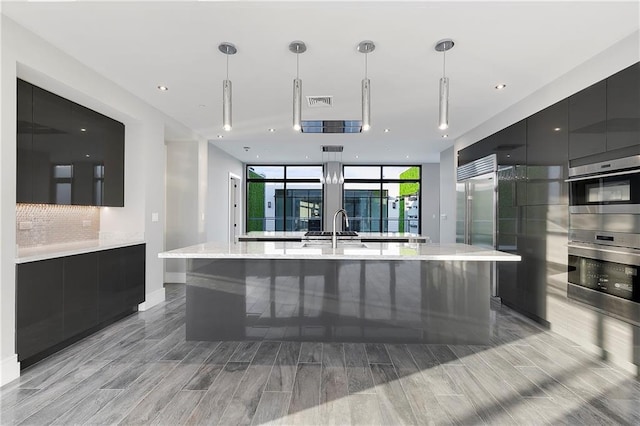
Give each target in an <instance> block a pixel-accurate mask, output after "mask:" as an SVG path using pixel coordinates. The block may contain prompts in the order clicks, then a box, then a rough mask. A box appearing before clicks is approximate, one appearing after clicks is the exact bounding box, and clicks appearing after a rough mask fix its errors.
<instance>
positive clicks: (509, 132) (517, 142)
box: [487, 120, 527, 166]
mask: <svg viewBox="0 0 640 426" xmlns="http://www.w3.org/2000/svg"><path fill="white" fill-rule="evenodd" d="M492 138H493V144H494V146H493V152H495V153H496V155H497V157H498V165H501V166H503V165H518V164H526V162H527V123H526V120H521V121H518V122H517V123H515V124H512V125H511V126H509V127H507V128H505V129H502V130H500V131H499V132H498V133H495V134H494V135H493V136H492ZM488 154H491V152H490V153H488ZM488 154H487V155H488Z"/></svg>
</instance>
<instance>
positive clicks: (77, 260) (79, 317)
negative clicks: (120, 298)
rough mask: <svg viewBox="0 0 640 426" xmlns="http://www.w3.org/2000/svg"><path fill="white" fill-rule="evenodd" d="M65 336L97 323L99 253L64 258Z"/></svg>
mask: <svg viewBox="0 0 640 426" xmlns="http://www.w3.org/2000/svg"><path fill="white" fill-rule="evenodd" d="M63 261H64V298H63V300H64V338H65V339H68V338H70V337H73V336H75V335H76V334H80V333H82V332H85V331H87V330H89V329H91V328H93V327H95V326H96V325H98V253H87V254H81V255H77V256H69V257H65V258H63Z"/></svg>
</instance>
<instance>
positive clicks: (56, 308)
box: [16, 258, 64, 361]
mask: <svg viewBox="0 0 640 426" xmlns="http://www.w3.org/2000/svg"><path fill="white" fill-rule="evenodd" d="M16 282H17V286H16V348H17V352H18V358H19V360H20V361H22V360H24V359H27V358H29V357H32V356H34V355H36V354H38V353H40V352H42V351H44V350H46V349H48V348H50V347H52V346H54V345H56V344H57V343H59V342H61V341H63V340H64V320H63V318H64V300H63V295H64V286H63V260H62V259H61V258H60V259H48V260H41V261H38V262H30V263H24V264H19V265H17V267H16Z"/></svg>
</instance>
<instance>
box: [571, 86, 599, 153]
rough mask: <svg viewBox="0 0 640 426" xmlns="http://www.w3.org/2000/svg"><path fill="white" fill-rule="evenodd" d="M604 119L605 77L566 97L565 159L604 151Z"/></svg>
mask: <svg viewBox="0 0 640 426" xmlns="http://www.w3.org/2000/svg"><path fill="white" fill-rule="evenodd" d="M606 119H607V85H606V80H603V81H601V82H599V83H596V84H594V85H593V86H589V87H587V88H586V89H584V90H582V91H580V92H578V93H576V94H575V95H573V96H571V97H569V159H571V160H573V159H576V158H580V157H586V156H588V155H593V154H599V153H602V152H605V150H606V147H607V133H606V130H607V126H606Z"/></svg>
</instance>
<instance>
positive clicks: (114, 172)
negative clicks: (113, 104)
mask: <svg viewBox="0 0 640 426" xmlns="http://www.w3.org/2000/svg"><path fill="white" fill-rule="evenodd" d="M104 118H105V120H104V122H103V125H104V128H105V130H104V136H103V140H102V143H103V151H104V176H103V182H104V183H103V191H104V194H103V198H102V204H100V205H102V206H111V207H123V206H124V124H122V123H120V122H118V121H115V120H112V119H110V118H107V117H104Z"/></svg>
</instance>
